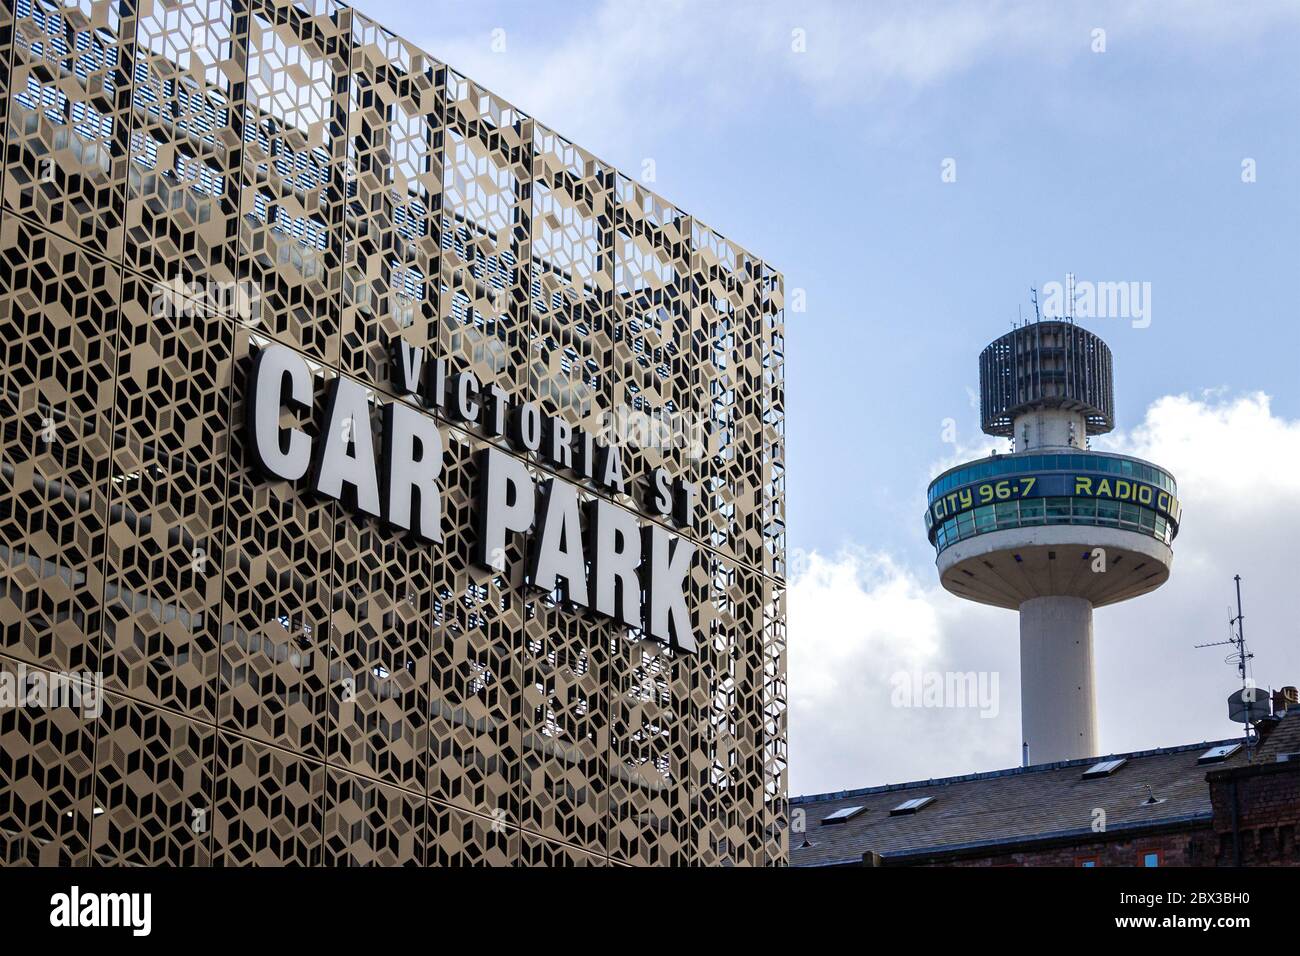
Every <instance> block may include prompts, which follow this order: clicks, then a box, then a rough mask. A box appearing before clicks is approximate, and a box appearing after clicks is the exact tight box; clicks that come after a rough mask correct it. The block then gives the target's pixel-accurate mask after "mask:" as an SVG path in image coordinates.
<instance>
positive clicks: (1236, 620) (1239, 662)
mask: <svg viewBox="0 0 1300 956" xmlns="http://www.w3.org/2000/svg"><path fill="white" fill-rule="evenodd" d="M1232 580H1233V581H1235V582H1236V584H1237V615H1236V617H1231V618H1228V639H1227V640H1226V641H1214V642H1213V643H1210V644H1197V645H1196V646H1197V647H1223V646H1225V645H1231V646H1232V648H1233V650H1232V651H1231V652H1230V653H1229V654H1228V656H1227V657H1226V658H1225V659H1224V663H1225V664H1233V665H1235V666H1236V668H1237V676H1239V677H1240V678H1241V698H1242V703H1243V704H1244V705H1249V704H1252V703H1254V702H1255V694H1256V693H1258V688H1256V687H1255V682H1254V681H1253V680H1252V679H1251V678H1250V677H1249V676H1248V675H1247V671H1248V670H1249V666H1250V662H1251V661H1252V660H1253V659H1254V657H1255V655H1254V654H1252V653H1250V652H1249V651H1247V650H1246V634H1245V630H1244V629H1243V627H1242V622H1243V621H1245V620H1246V615H1245V614H1243V613H1242V610H1241V575H1240V574H1234V575H1233V576H1232ZM1229 611H1231V608H1229ZM1234 627H1235V628H1236V631H1235V632H1234V630H1233V628H1234ZM1233 696H1236V695H1233ZM1230 703H1231V702H1230ZM1242 722H1243V724H1244V725H1245V727H1246V759H1247V760H1248V761H1249V760H1250V759H1251V749H1252V747H1253V746H1254V743H1255V739H1254V737H1252V735H1251V730H1252V727H1253V725H1252V724H1251V722H1250V714H1249V708H1248V709H1247V713H1246V719H1245V720H1243V721H1242Z"/></svg>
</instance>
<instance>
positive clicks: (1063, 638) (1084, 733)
mask: <svg viewBox="0 0 1300 956" xmlns="http://www.w3.org/2000/svg"><path fill="white" fill-rule="evenodd" d="M1020 724H1021V734H1022V735H1023V737H1022V739H1023V740H1024V742H1025V744H1026V745H1027V746H1028V748H1029V761H1030V762H1031V763H1054V762H1056V761H1058V760H1075V759H1077V758H1080V757H1093V756H1096V754H1097V753H1098V739H1097V695H1096V689H1095V686H1094V684H1093V667H1092V604H1091V603H1089V602H1088V601H1087V600H1086V599H1084V598H1079V597H1067V596H1053V597H1036V598H1031V599H1029V600H1028V601H1025V602H1024V603H1023V604H1021V605H1020Z"/></svg>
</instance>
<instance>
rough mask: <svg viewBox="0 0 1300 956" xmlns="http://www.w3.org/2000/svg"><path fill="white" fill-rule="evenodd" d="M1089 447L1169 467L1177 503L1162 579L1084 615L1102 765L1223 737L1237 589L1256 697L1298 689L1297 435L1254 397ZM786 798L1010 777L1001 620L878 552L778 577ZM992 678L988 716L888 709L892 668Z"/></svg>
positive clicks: (1178, 412)
mask: <svg viewBox="0 0 1300 956" xmlns="http://www.w3.org/2000/svg"><path fill="white" fill-rule="evenodd" d="M1097 447H1098V448H1103V447H1104V449H1105V450H1113V451H1121V452H1124V453H1127V454H1132V455H1136V456H1138V457H1141V458H1146V459H1148V460H1151V461H1154V462H1156V463H1158V464H1160V465H1162V466H1165V467H1167V468H1168V469H1169V470H1171V471H1172V472H1173V473H1174V475H1175V477H1176V478H1177V479H1178V483H1179V493H1180V497H1181V499H1182V502H1183V518H1184V523H1183V527H1182V529H1181V531H1180V533H1179V536H1178V538H1177V540H1176V542H1175V544H1174V555H1175V557H1174V568H1173V575H1172V577H1171V579H1170V581H1169V583H1167V584H1166V585H1165V586H1164V587H1163V588H1161V589H1160V590H1158V591H1156V592H1155V593H1153V594H1150V595H1147V596H1145V597H1143V598H1139V599H1137V600H1134V601H1131V602H1127V603H1126V604H1122V605H1119V606H1116V607H1111V608H1102V609H1100V610H1098V611H1097V613H1096V618H1095V633H1096V645H1095V651H1096V655H1097V684H1098V710H1099V714H1100V729H1101V740H1102V745H1103V747H1104V748H1105V749H1106V750H1107V751H1112V752H1113V751H1125V750H1135V749H1145V748H1149V747H1158V746H1171V745H1175V744H1183V743H1192V742H1196V741H1199V740H1205V739H1219V738H1223V737H1229V736H1232V735H1233V734H1234V733H1235V730H1234V725H1232V724H1230V723H1229V722H1228V721H1227V720H1226V699H1227V695H1228V694H1229V693H1230V692H1231V691H1232V690H1233V689H1234V688H1235V687H1236V686H1238V685H1237V684H1236V673H1235V671H1233V670H1232V669H1231V668H1230V667H1228V666H1225V665H1224V664H1223V663H1222V658H1223V656H1224V655H1225V654H1226V653H1227V651H1228V650H1229V648H1226V647H1224V648H1216V649H1213V650H1195V649H1194V648H1193V645H1194V644H1201V643H1208V642H1211V641H1218V640H1222V639H1223V638H1224V637H1225V636H1226V634H1227V620H1228V617H1229V616H1230V612H1229V610H1228V604H1229V602H1230V601H1231V600H1233V590H1232V588H1233V582H1232V576H1233V574H1237V573H1239V574H1241V575H1242V578H1243V591H1244V596H1245V599H1246V602H1247V606H1246V637H1247V639H1248V642H1249V643H1250V645H1251V649H1252V650H1253V651H1254V652H1255V653H1256V654H1257V655H1258V657H1257V658H1256V662H1255V664H1256V666H1255V668H1254V670H1255V677H1256V678H1257V680H1258V681H1259V682H1260V684H1261V685H1269V684H1271V685H1273V686H1279V685H1281V684H1286V683H1291V684H1295V683H1300V641H1297V640H1296V637H1297V630H1298V629H1300V628H1298V626H1297V623H1296V615H1295V600H1294V593H1293V592H1294V588H1295V585H1294V578H1295V567H1296V562H1295V558H1294V555H1295V552H1296V549H1297V547H1298V546H1300V421H1291V420H1287V419H1284V418H1282V417H1280V416H1278V415H1275V414H1274V413H1273V412H1272V409H1271V408H1270V405H1269V400H1268V397H1267V396H1265V395H1262V394H1253V395H1239V396H1227V395H1224V394H1221V393H1206V394H1204V395H1201V396H1199V397H1192V396H1188V395H1179V396H1168V397H1165V398H1161V399H1160V400H1158V401H1156V402H1155V403H1153V404H1152V405H1151V406H1150V408H1148V410H1147V413H1146V416H1145V418H1144V420H1143V421H1142V423H1141V424H1140V425H1139V426H1137V427H1136V428H1133V429H1132V430H1130V431H1128V432H1117V433H1115V434H1113V435H1111V436H1108V438H1107V440H1106V441H1104V442H1098V443H1097ZM788 610H789V620H790V659H789V688H790V755H791V756H790V759H791V786H790V792H791V793H807V792H820V791H826V790H838V789H845V788H851V787H861V786H869V785H874V784H881V783H889V782H898V781H900V780H908V779H918V778H925V777H931V776H944V775H948V774H954V773H965V772H969V771H972V770H993V769H999V768H1003V767H1010V766H1015V765H1016V764H1017V763H1018V752H1017V748H1018V741H1019V739H1020V734H1019V724H1020V714H1019V700H1020V697H1019V693H1020V692H1019V681H1018V679H1017V676H1016V675H1017V672H1018V669H1019V665H1018V654H1019V649H1018V648H1019V642H1018V631H1017V624H1016V616H1015V614H1014V613H1013V612H1011V611H1003V610H999V609H996V608H986V607H983V606H980V605H975V604H968V603H967V602H964V601H961V600H959V599H957V598H955V597H953V596H951V595H949V594H948V593H947V592H945V591H943V590H942V588H940V586H939V585H938V583H937V580H936V577H935V574H934V570H933V568H932V567H926V568H923V569H921V570H919V571H914V570H912V569H910V568H907V567H904V566H902V565H900V564H899V563H898V562H897V561H895V560H894V559H893V558H891V557H890V556H889V555H886V554H879V553H870V552H866V551H845V552H842V553H840V554H838V555H835V556H833V557H828V556H823V555H819V554H816V553H814V554H813V555H811V556H809V557H808V558H807V559H806V560H805V561H804V562H803V566H802V567H801V568H800V569H799V572H798V573H797V574H796V575H795V576H794V577H793V579H792V581H791V585H790V590H789V595H788ZM913 669H923V670H929V671H940V672H944V671H958V672H966V671H999V672H1000V673H1001V682H1000V683H1001V687H1000V689H1001V698H1002V700H1001V704H1002V706H1001V712H1000V713H999V715H998V716H997V718H995V719H986V718H981V717H980V716H979V711H978V710H977V709H974V708H968V709H965V710H926V709H919V710H918V709H900V708H895V707H892V706H891V702H890V690H891V684H890V676H891V675H892V674H893V673H894V672H896V671H900V670H913Z"/></svg>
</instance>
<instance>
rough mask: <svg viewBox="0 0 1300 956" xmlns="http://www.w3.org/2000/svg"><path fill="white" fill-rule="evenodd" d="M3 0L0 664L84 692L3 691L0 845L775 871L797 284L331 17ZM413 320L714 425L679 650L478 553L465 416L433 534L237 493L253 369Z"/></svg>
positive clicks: (399, 43) (516, 385)
mask: <svg viewBox="0 0 1300 956" xmlns="http://www.w3.org/2000/svg"><path fill="white" fill-rule="evenodd" d="M3 2H4V13H3V23H2V24H0V63H2V64H3V69H0V84H2V86H3V88H2V89H0V108H3V111H4V112H3V115H0V124H3V129H2V130H0V137H2V138H3V142H4V163H3V170H2V171H0V176H2V180H0V190H2V192H3V209H2V211H0V416H2V421H3V430H2V438H0V670H8V671H16V670H17V669H18V668H20V667H23V666H25V667H27V668H29V669H33V670H35V669H46V670H48V671H88V672H97V673H102V674H103V678H104V686H105V694H104V701H103V708H102V712H101V713H99V714H97V715H93V716H92V715H90V714H87V713H83V712H81V711H79V710H77V709H74V708H40V707H32V706H16V707H7V708H0V862H3V863H7V864H18V863H23V862H42V863H59V864H86V863H90V862H93V863H114V864H162V863H168V864H184V865H207V864H213V865H237V864H319V863H324V864H367V863H379V864H414V865H420V864H426V865H439V864H471V863H488V864H548V865H558V864H595V865H603V864H611V863H612V864H706V865H707V864H759V865H762V864H781V863H784V862H785V860H786V856H787V843H786V836H785V831H786V826H785V820H786V787H785V763H786V754H785V610H784V601H785V584H784V577H785V567H784V546H785V540H784V527H785V511H784V468H785V461H784V450H783V432H784V405H783V401H784V399H783V379H782V376H783V361H784V358H783V353H784V333H783V311H782V294H783V293H782V280H781V276H780V274H779V273H777V272H776V271H775V270H773V269H772V268H771V267H770V266H769V265H767V264H766V263H764V262H762V261H761V260H759V259H758V258H756V257H755V256H753V255H751V254H750V253H748V252H746V251H745V250H743V249H741V248H740V247H738V246H736V245H735V244H734V243H732V242H730V241H728V240H727V239H725V238H723V237H722V236H720V235H719V234H717V233H716V232H714V231H712V230H711V229H709V228H708V227H707V226H705V225H703V224H701V223H699V222H697V221H696V220H694V219H693V218H691V217H690V216H688V215H686V214H685V213H683V212H681V211H680V210H678V209H675V208H674V207H672V206H671V205H669V204H668V203H666V202H665V201H664V200H662V199H660V198H659V197H658V196H655V195H654V194H652V193H650V192H648V191H647V190H646V189H644V188H643V187H642V185H641V184H640V183H639V182H637V181H636V180H634V179H632V178H630V177H628V176H625V175H624V174H622V173H620V172H619V171H618V170H616V169H613V168H610V167H608V166H606V165H604V164H603V163H601V162H600V160H598V159H596V158H595V157H593V156H591V155H590V154H588V153H587V152H585V151H583V150H582V149H581V148H579V147H578V146H576V145H574V144H573V143H570V142H569V141H567V140H565V139H564V138H563V137H562V136H560V135H559V134H557V133H554V132H552V131H550V130H548V129H546V128H545V127H543V126H541V125H540V124H539V123H536V122H535V121H534V120H533V119H532V118H530V117H528V116H526V115H525V114H523V113H522V112H520V111H519V110H518V109H516V108H515V107H513V106H511V105H510V104H508V103H505V102H503V101H501V100H500V99H498V98H497V97H495V96H494V95H493V94H491V93H490V92H488V91H487V90H484V89H483V88H481V87H479V86H478V85H476V84H475V83H474V82H473V81H471V80H470V79H468V78H466V77H464V76H461V75H459V74H458V73H456V72H455V71H454V70H452V69H449V68H448V67H446V66H444V65H443V64H441V63H439V62H438V61H437V60H435V59H434V58H433V57H431V56H429V55H427V54H425V53H423V52H421V51H420V50H418V49H416V48H415V47H413V46H411V45H410V44H409V43H407V42H406V41H404V40H402V39H401V38H399V37H396V36H394V35H393V34H391V33H389V32H388V31H386V30H385V29H384V28H383V27H381V26H379V25H378V24H375V23H373V22H371V21H370V20H367V19H366V18H365V17H363V16H362V15H360V14H359V13H357V12H356V11H354V10H352V9H350V8H347V7H344V6H342V5H339V4H336V3H332V2H329V0H316V2H310V0H304V2H300V3H290V2H276V0H264V2H263V0H257V2H246V0H211V2H161V0H157V2H144V0H141V2H131V0H123V2H116V3H106V2H83V3H66V4H56V3H52V2H44V0H3ZM684 108H685V107H684ZM399 335H400V336H402V337H404V338H405V339H406V340H407V341H408V342H410V343H411V344H413V345H422V346H427V347H428V348H429V349H430V350H431V351H432V352H434V353H436V354H437V355H439V356H442V357H445V358H446V359H447V360H448V362H449V364H450V365H452V366H453V367H457V368H461V369H470V370H472V371H474V372H475V373H476V374H477V375H478V376H479V378H480V379H481V380H483V381H484V382H496V383H498V384H500V385H502V386H503V387H504V388H506V389H507V390H508V391H509V392H510V393H511V394H512V395H514V396H519V397H520V398H523V399H530V400H536V401H539V402H541V403H543V405H544V406H545V408H546V409H547V410H548V411H549V412H551V413H555V414H561V415H564V416H565V417H566V418H568V419H569V420H570V421H571V422H572V424H574V425H575V426H581V427H585V428H588V429H595V428H596V427H597V426H598V425H599V423H600V421H601V420H602V416H603V415H605V414H606V413H607V412H610V411H611V410H617V409H619V408H624V407H626V408H631V409H635V410H641V411H649V412H655V413H660V412H667V413H672V414H676V415H679V416H681V418H682V419H683V420H686V421H703V422H705V423H707V427H706V428H705V429H703V434H704V436H705V446H704V449H703V454H702V455H695V454H692V453H691V449H690V448H689V447H686V446H682V445H680V444H674V443H670V444H668V445H667V446H666V447H640V446H641V445H644V444H653V443H649V442H640V443H638V445H637V447H632V448H628V449H627V451H626V462H625V467H626V468H627V471H628V473H629V474H630V475H632V476H639V475H641V474H644V473H645V471H646V470H647V469H648V468H650V467H653V466H655V465H659V464H663V465H665V466H666V467H667V468H668V469H669V470H670V471H671V472H672V473H673V474H674V475H677V476H682V477H683V478H686V479H688V480H691V481H695V482H697V483H698V484H699V487H700V497H701V501H700V505H699V508H698V513H697V515H696V519H695V526H694V531H693V532H690V533H691V534H692V535H693V536H694V538H695V539H696V540H697V541H698V543H699V545H700V551H699V554H698V556H697V558H696V564H695V566H694V569H693V572H692V577H691V588H692V597H693V602H692V603H693V613H694V615H695V618H696V620H695V624H696V633H697V635H698V639H699V643H700V646H699V650H698V652H697V653H695V654H687V653H682V652H680V651H677V650H676V649H670V648H666V647H661V646H659V645H654V644H653V643H651V642H646V641H642V640H640V639H639V638H640V635H639V634H637V633H636V632H630V631H628V630H627V629H625V628H618V627H616V626H614V625H612V624H610V623H607V622H603V621H600V620H597V619H592V618H589V617H584V616H580V615H578V614H576V613H574V612H573V611H571V610H569V609H567V608H565V607H564V606H563V605H562V604H560V603H558V602H557V601H556V600H555V599H554V598H553V597H552V596H551V595H549V594H545V593H539V592H536V591H530V590H527V589H526V588H525V587H524V585H523V582H522V579H521V573H522V571H521V568H522V564H523V562H522V560H521V557H522V555H521V554H519V553H511V554H510V555H508V558H509V564H508V567H509V568H510V571H509V572H508V573H505V574H494V573H492V572H489V571H482V570H479V569H477V568H476V567H475V566H474V565H473V564H472V563H471V561H470V554H469V552H470V547H471V543H472V542H471V539H472V535H473V534H474V530H473V520H472V519H473V516H472V513H471V512H472V511H473V507H474V499H473V487H474V481H475V478H476V474H475V472H476V464H475V459H474V457H473V453H474V451H475V450H476V449H477V448H479V447H481V446H482V445H483V443H484V442H486V441H501V442H502V444H503V447H507V448H508V447H509V446H508V445H507V444H505V443H504V441H503V440H501V439H491V438H489V437H487V436H485V435H483V434H481V433H479V432H477V431H476V430H475V429H474V428H473V427H471V426H458V425H457V426H453V425H452V424H450V423H448V422H443V423H442V433H443V438H444V447H445V456H444V466H443V477H442V483H443V495H444V500H443V529H442V532H443V543H442V544H441V545H427V544H417V543H413V542H412V541H411V540H410V539H408V538H404V537H401V536H399V535H397V534H395V533H394V532H393V531H392V530H391V529H389V528H387V527H385V526H384V525H382V524H381V523H379V522H378V521H376V520H373V519H368V518H364V517H359V516H357V515H356V514H354V513H352V512H350V511H349V510H348V509H346V508H344V507H343V506H342V505H341V504H340V503H338V502H334V501H328V500H322V499H319V498H315V497H313V496H312V495H311V494H310V493H309V492H308V491H307V489H305V488H304V487H297V486H294V485H291V484H289V483H287V482H279V483H274V482H268V481H265V480H263V479H262V478H260V477H259V476H257V475H256V474H255V473H254V471H253V470H252V469H251V467H250V463H249V457H248V454H247V450H246V448H245V437H244V435H243V434H242V431H241V428H240V427H239V423H240V420H241V416H242V414H243V408H242V404H243V400H244V379H245V377H246V375H247V371H248V364H249V356H250V353H251V351H252V350H253V349H256V348H257V347H259V346H261V345H263V344H266V343H268V342H272V341H274V342H279V343H281V344H284V345H287V346H290V347H292V348H294V349H296V350H298V351H299V352H301V353H302V354H303V355H304V356H306V357H307V358H308V359H309V360H310V361H311V362H312V363H313V371H314V372H315V374H316V376H317V385H318V386H319V385H322V384H323V383H324V382H325V381H326V380H328V379H330V378H331V377H334V376H338V375H346V376H350V377H352V378H354V379H357V380H359V381H361V382H363V383H365V384H366V386H367V387H368V388H370V389H372V390H374V392H375V393H376V394H377V396H381V397H382V396H384V395H388V396H393V397H395V396H394V393H393V392H392V388H391V385H390V381H389V376H388V374H387V372H386V368H385V353H384V342H385V340H386V339H388V338H390V337H395V336H399ZM317 394H318V395H319V394H320V391H319V389H318V391H317ZM317 420H318V419H312V418H311V417H310V416H304V417H303V420H302V423H301V424H302V427H304V428H307V429H310V428H311V427H313V426H312V424H311V422H312V421H317ZM379 427H380V423H379V419H378V416H376V420H375V422H374V428H375V430H376V434H377V433H378V431H379ZM512 453H513V452H512ZM529 464H530V467H531V468H533V469H536V470H542V469H544V467H545V466H544V465H543V464H542V463H540V462H538V461H537V460H534V459H530V461H529ZM601 493H603V492H601V491H599V490H597V489H596V488H594V487H589V488H586V489H584V494H587V495H592V494H601ZM629 507H631V505H630V504H629ZM519 548H520V546H519V545H514V546H512V549H519Z"/></svg>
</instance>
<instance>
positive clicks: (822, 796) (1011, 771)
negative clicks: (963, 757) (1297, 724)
mask: <svg viewBox="0 0 1300 956" xmlns="http://www.w3.org/2000/svg"><path fill="white" fill-rule="evenodd" d="M1240 739H1241V738H1239V737H1228V738H1225V739H1223V740H1203V741H1201V742H1200V743H1195V744H1179V745H1177V746H1174V747H1155V748H1152V749H1150V750H1133V751H1130V752H1128V753H1118V754H1116V753H1112V754H1099V755H1097V756H1095V757H1080V758H1077V759H1075V760H1058V761H1057V762H1055V763H1039V764H1031V765H1030V766H1028V767H1008V768H1007V769H1005V770H981V771H978V772H976V773H965V774H958V775H956V776H952V777H932V778H930V779H929V780H909V781H907V782H905V783H885V784H879V785H877V786H874V787H859V788H857V789H855V790H838V791H828V792H826V793H809V794H803V795H801V796H797V797H791V798H790V805H791V806H794V805H795V804H800V803H824V802H827V801H830V800H844V799H846V798H849V797H865V796H868V795H870V794H874V793H890V792H891V791H899V790H918V789H920V788H922V787H937V786H946V785H947V784H950V783H965V782H966V781H970V780H992V779H995V778H997V777H1014V776H1018V775H1020V774H1029V773H1039V772H1042V771H1047V770H1060V769H1062V768H1065V767H1083V766H1091V765H1092V764H1094V763H1097V762H1099V761H1102V760H1118V759H1119V758H1120V757H1124V758H1133V757H1157V756H1160V755H1161V754H1175V753H1185V752H1187V751H1189V750H1197V749H1199V748H1202V747H1222V746H1224V745H1226V744H1233V743H1237V742H1239V740H1240Z"/></svg>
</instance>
